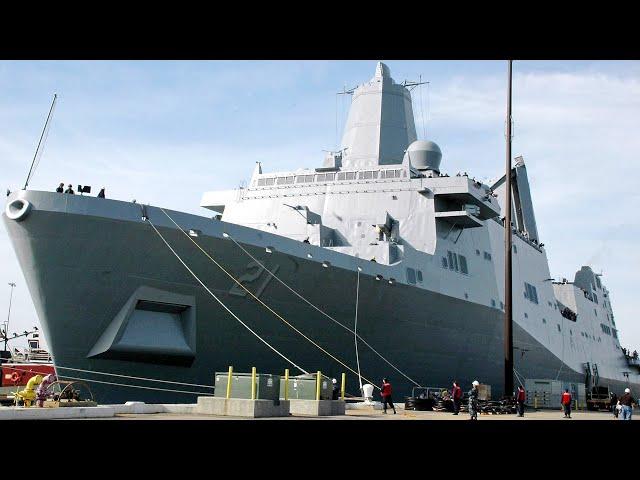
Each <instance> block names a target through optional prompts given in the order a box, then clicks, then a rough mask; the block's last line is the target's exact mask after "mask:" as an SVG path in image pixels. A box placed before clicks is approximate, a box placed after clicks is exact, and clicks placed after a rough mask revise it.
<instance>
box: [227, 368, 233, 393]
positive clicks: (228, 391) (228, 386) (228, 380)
mask: <svg viewBox="0 0 640 480" xmlns="http://www.w3.org/2000/svg"><path fill="white" fill-rule="evenodd" d="M232 375H233V367H232V366H231V365H229V375H228V376H227V398H231V376H232Z"/></svg>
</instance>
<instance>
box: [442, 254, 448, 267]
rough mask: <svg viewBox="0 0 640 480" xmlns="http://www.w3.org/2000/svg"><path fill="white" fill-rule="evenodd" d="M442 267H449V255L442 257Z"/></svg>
mask: <svg viewBox="0 0 640 480" xmlns="http://www.w3.org/2000/svg"><path fill="white" fill-rule="evenodd" d="M442 268H447V257H442Z"/></svg>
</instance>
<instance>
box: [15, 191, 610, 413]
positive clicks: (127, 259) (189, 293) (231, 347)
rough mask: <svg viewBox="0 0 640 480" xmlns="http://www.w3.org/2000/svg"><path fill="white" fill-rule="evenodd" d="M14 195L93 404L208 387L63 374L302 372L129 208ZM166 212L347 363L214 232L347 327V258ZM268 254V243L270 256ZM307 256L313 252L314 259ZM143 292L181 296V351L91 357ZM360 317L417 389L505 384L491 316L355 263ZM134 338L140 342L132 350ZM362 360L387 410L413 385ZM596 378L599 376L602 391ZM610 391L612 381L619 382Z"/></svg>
mask: <svg viewBox="0 0 640 480" xmlns="http://www.w3.org/2000/svg"><path fill="white" fill-rule="evenodd" d="M15 198H22V199H26V200H28V201H30V202H31V204H32V208H31V211H30V212H28V215H26V217H25V218H24V219H20V221H16V220H12V219H9V218H7V216H6V215H3V218H4V222H5V225H6V228H7V230H8V232H9V235H10V238H11V241H12V243H13V246H14V248H15V251H16V254H17V257H18V259H19V262H20V265H21V267H22V270H23V272H24V275H25V278H26V281H27V283H28V286H29V289H30V292H31V296H32V298H33V301H34V304H35V307H36V310H37V313H38V316H39V318H40V321H41V324H42V327H43V330H44V334H45V338H46V339H47V342H48V345H49V347H50V351H51V352H52V355H53V358H54V362H55V364H56V366H57V367H58V373H59V375H60V376H61V377H65V376H69V377H76V378H82V379H86V380H90V381H91V382H90V385H91V388H92V390H93V392H94V394H95V396H96V398H97V400H98V401H99V402H101V403H117V402H124V401H128V400H140V401H146V402H181V403H182V402H193V401H195V398H196V395H198V394H200V393H203V392H206V393H210V392H211V391H212V390H211V389H207V388H204V387H193V386H186V385H174V384H162V383H157V382H153V381H147V380H140V379H131V378H123V377H114V376H105V375H100V374H95V373H88V372H81V371H78V370H65V369H63V368H62V367H67V368H73V369H79V370H87V371H92V372H107V373H111V374H119V375H124V376H135V377H143V378H148V379H160V380H165V381H175V382H184V383H192V384H202V385H213V377H214V372H216V371H222V370H227V368H228V366H229V365H232V366H233V367H234V370H235V371H238V372H246V371H250V369H251V367H253V366H255V367H257V369H258V371H260V372H270V373H281V372H284V369H285V368H289V369H290V370H291V374H292V375H295V374H299V373H301V372H299V371H297V370H296V369H295V368H294V367H292V366H291V365H290V364H288V363H287V362H286V361H285V360H283V359H282V358H280V357H278V356H277V355H276V354H275V353H274V352H273V351H271V350H270V349H268V348H267V347H266V346H265V345H264V344H263V343H261V342H260V341H259V340H258V339H256V338H255V337H254V336H253V335H251V334H250V333H249V332H248V331H247V330H246V329H245V328H244V327H242V326H241V325H240V324H239V323H238V322H237V321H236V320H234V319H233V318H232V317H231V316H230V315H229V313H228V312H226V311H225V310H224V309H223V308H222V307H221V306H220V305H219V304H218V303H217V302H216V301H215V300H214V299H213V298H212V297H211V296H210V295H209V293H207V291H206V290H205V289H204V288H202V286H201V285H200V284H199V283H198V282H197V281H196V280H195V279H194V278H193V276H192V275H190V274H189V272H188V271H187V270H186V269H185V267H184V266H183V265H182V264H181V263H180V262H179V261H178V259H177V258H176V257H175V256H174V255H173V254H172V253H171V252H170V251H169V249H168V248H167V247H166V245H165V244H164V243H163V242H162V240H161V239H160V238H159V236H158V235H157V234H156V233H155V232H154V230H153V229H152V227H151V226H150V225H149V223H147V222H144V221H142V220H141V216H142V207H141V206H140V205H136V204H131V203H126V202H118V201H113V200H104V199H96V198H89V197H78V196H76V197H71V196H68V195H61V194H55V193H44V192H31V191H26V192H25V191H21V192H17V193H14V194H12V196H11V197H10V198H9V201H10V202H11V201H12V200H13V199H15ZM145 208H146V215H147V216H148V217H149V218H150V219H151V221H152V222H154V224H156V225H157V226H158V229H159V231H160V232H161V233H162V235H163V236H165V238H166V239H167V241H168V242H169V243H170V244H171V246H172V247H173V248H174V249H175V251H176V253H177V254H178V255H179V256H180V257H181V258H182V259H183V260H184V261H185V263H186V264H187V265H188V266H189V267H190V268H191V269H192V270H193V271H194V273H196V274H197V275H198V277H199V278H200V279H201V280H202V281H203V282H204V283H205V284H206V285H207V287H208V288H209V289H210V290H211V291H212V292H213V293H215V294H216V295H217V296H218V297H219V298H220V299H221V300H222V301H223V302H224V303H225V305H226V306H227V307H228V308H229V309H231V310H232V311H233V312H234V313H235V314H236V315H237V316H238V317H239V318H241V319H242V320H243V321H244V322H246V323H247V325H249V326H250V327H251V328H253V329H254V330H255V331H256V332H257V333H259V334H260V335H261V336H262V337H263V338H264V339H265V340H267V341H268V342H269V343H271V344H272V345H273V346H274V347H275V348H277V349H278V350H279V351H281V352H282V353H283V354H284V355H286V356H288V357H289V358H290V359H291V360H292V361H294V362H296V363H297V364H298V365H300V366H301V367H303V368H305V369H306V370H308V371H312V372H313V371H317V370H321V371H322V372H323V373H325V374H327V375H329V376H332V377H338V378H339V376H340V374H341V373H342V372H345V371H346V369H345V368H344V367H343V366H341V365H340V364H338V363H337V362H336V361H334V360H332V359H331V358H329V357H328V356H327V355H325V354H324V353H322V352H321V351H319V350H318V349H317V348H316V347H314V346H313V345H311V344H310V343H308V342H307V341H306V340H305V339H303V338H302V337H300V336H299V335H298V334H296V333H295V332H294V331H293V330H291V329H290V328H289V327H287V326H286V325H284V324H283V323H282V322H281V321H280V320H278V319H277V318H276V317H275V316H273V315H272V314H271V313H269V312H268V311H267V310H266V309H265V308H264V307H263V306H262V305H260V304H259V303H258V302H256V301H255V300H254V299H252V298H251V297H249V296H247V295H243V292H242V291H241V290H240V289H239V288H238V287H237V286H236V285H235V284H234V282H233V281H232V280H231V279H230V278H229V277H228V276H226V275H225V274H224V273H223V272H222V271H221V270H220V269H219V268H218V267H216V266H215V265H214V264H213V263H212V262H211V261H210V260H209V259H207V257H206V256H205V255H204V254H203V253H202V252H201V251H199V250H198V249H197V248H196V247H195V246H194V245H193V244H192V243H191V242H190V241H189V239H187V238H186V237H185V236H184V234H183V233H182V232H180V231H179V230H178V229H177V228H176V227H175V226H174V225H173V224H171V223H170V221H169V220H168V219H167V217H166V216H165V215H164V214H163V213H162V211H161V210H159V209H157V208H154V207H145ZM169 213H170V215H171V216H172V217H174V218H175V220H176V221H177V222H178V223H179V224H180V225H181V226H182V227H183V228H185V229H197V230H199V235H198V237H197V238H196V239H195V240H196V241H197V242H198V243H199V244H200V245H201V246H202V247H203V248H204V249H205V250H206V251H207V252H209V253H210V254H211V255H212V256H213V257H214V258H215V259H216V260H217V261H218V262H220V263H221V264H222V265H223V266H224V267H225V268H226V269H228V270H229V271H230V272H232V273H233V275H234V276H235V277H236V278H240V279H243V283H244V284H245V285H246V286H247V288H249V289H250V290H251V291H253V292H255V293H256V294H257V295H259V297H260V298H261V299H262V300H263V301H264V302H265V303H267V304H268V305H269V306H271V307H272V308H273V309H274V310H276V311H277V312H278V313H280V314H281V315H282V316H283V317H284V318H286V319H287V320H288V321H290V322H291V323H293V324H294V325H295V326H296V327H297V328H298V329H299V330H301V331H302V332H304V333H305V334H306V335H308V336H309V337H311V338H313V339H314V340H315V341H316V342H317V343H319V344H320V345H322V346H323V347H324V348H325V349H326V350H328V351H329V352H331V353H332V354H333V355H335V356H336V357H338V358H340V359H341V360H342V361H344V362H345V363H346V364H348V365H350V366H351V367H352V368H355V365H356V361H355V350H354V339H353V334H351V333H350V332H348V331H346V330H344V329H343V328H341V327H339V326H338V325H336V324H334V323H332V322H331V321H330V320H329V319H327V318H326V317H324V316H323V315H321V314H320V313H318V312H317V311H315V310H313V309H312V308H311V307H309V306H308V305H306V304H305V303H304V302H302V301H301V300H300V299H299V298H297V297H295V296H294V295H293V294H292V293H291V292H290V291H288V290H287V289H286V288H284V287H283V286H282V285H281V284H279V283H278V282H277V281H275V280H273V279H272V278H271V277H270V275H268V273H267V272H264V271H262V272H261V271H260V269H259V268H258V267H256V266H255V265H252V264H251V263H252V260H251V259H250V258H249V257H248V256H246V254H245V253H243V252H242V250H240V249H239V248H238V247H237V246H236V245H235V244H234V243H233V242H232V241H231V240H229V239H227V238H224V237H223V232H228V233H229V234H230V235H232V236H233V238H235V239H236V240H237V241H238V242H240V243H241V244H242V245H243V246H244V247H245V248H246V249H247V250H249V251H250V252H251V253H252V254H253V255H254V256H255V257H256V258H258V259H260V261H261V262H263V263H264V264H265V265H266V266H267V267H268V268H269V269H270V270H272V271H274V270H276V271H277V274H278V276H279V277H280V278H282V280H283V281H284V282H286V283H287V284H290V285H292V286H293V287H294V288H295V289H296V290H297V291H299V292H300V293H301V294H302V295H304V296H305V297H307V298H308V299H309V300H310V301H311V302H312V303H314V304H316V305H318V306H319V307H320V308H322V309H323V310H324V311H326V312H327V313H328V314H330V315H331V316H333V317H334V318H335V319H336V320H338V321H340V322H341V323H343V324H344V325H347V326H349V327H351V328H352V327H353V323H354V309H355V295H356V276H357V274H356V269H355V263H354V264H353V268H348V267H345V266H340V261H339V259H337V258H336V261H332V264H331V266H330V267H329V268H323V267H322V265H321V261H322V259H321V258H318V256H317V255H314V258H312V259H309V258H307V257H306V255H303V249H302V246H303V245H301V242H296V241H294V240H290V239H287V238H283V237H276V236H275V235H271V234H268V233H265V232H259V231H256V230H253V229H249V228H246V227H241V226H238V225H232V224H228V223H225V222H222V221H216V220H211V219H209V218H205V217H199V216H195V215H189V214H184V213H180V212H171V211H170V212H169ZM265 245H277V248H274V249H272V250H273V253H271V254H269V253H266V252H265V248H264V246H265ZM304 247H308V246H306V245H304ZM315 248H317V251H318V252H321V251H322V250H323V249H321V248H320V247H315ZM327 255H334V256H335V255H340V254H337V253H335V252H327ZM343 256H344V255H343ZM327 258H329V257H327ZM331 258H333V257H331ZM427 274H428V273H427ZM141 287H145V288H147V290H149V291H153V292H164V294H166V295H168V297H167V298H171V295H174V296H178V297H179V298H189V299H192V300H191V301H192V302H193V303H194V304H193V307H194V309H193V310H194V312H195V313H194V315H193V316H192V318H190V320H189V322H190V323H189V325H188V327H187V333H186V334H185V335H186V336H185V338H187V343H188V345H187V346H186V347H185V346H184V345H171V344H170V342H171V340H167V339H158V340H157V342H156V343H157V345H156V347H157V348H155V350H154V348H152V347H153V344H154V342H155V339H154V335H155V332H154V331H153V330H150V331H147V332H146V335H147V338H144V337H143V336H140V334H139V332H138V333H135V332H134V333H135V334H134V333H130V335H129V338H128V342H129V343H128V344H127V346H126V348H124V347H123V348H121V349H120V353H118V352H117V351H115V350H118V349H115V348H114V349H112V350H113V351H112V352H111V353H109V351H107V353H106V354H105V353H104V352H103V353H102V354H98V355H96V353H95V352H100V350H101V345H102V347H104V345H105V344H108V343H109V342H108V341H107V340H108V338H109V330H110V329H113V328H116V327H114V326H113V325H114V322H115V324H117V322H118V320H117V319H118V316H119V315H122V312H123V308H125V306H126V305H127V302H131V301H132V298H133V299H134V300H135V298H134V297H135V295H136V292H140V288H141ZM150 289H152V290H150ZM358 318H359V321H358V333H359V334H360V335H361V336H362V337H363V338H364V339H366V340H367V342H368V343H369V344H371V345H372V346H373V347H374V348H376V349H377V350H378V351H380V352H381V353H382V354H383V355H384V356H385V357H386V358H388V359H389V360H390V361H391V362H392V363H394V364H395V365H397V367H398V368H399V369H401V370H402V371H403V372H405V373H406V375H408V376H409V377H411V378H413V379H415V380H416V381H417V382H419V383H420V384H421V385H425V386H448V385H450V384H451V381H452V380H453V379H457V380H459V381H460V382H462V384H463V385H469V384H470V382H471V381H472V380H474V379H478V380H480V381H481V382H482V383H486V384H490V385H491V386H492V391H493V392H494V394H498V395H499V393H500V392H501V391H502V389H503V338H502V331H503V314H502V312H501V311H500V310H497V309H495V308H490V307H487V306H483V305H478V304H476V303H473V302H469V301H463V300H459V299H456V298H453V297H449V296H446V295H442V294H439V293H435V292H431V291H426V290H424V289H418V288H415V287H412V286H410V285H403V284H401V283H399V282H398V283H395V284H393V285H390V284H389V283H388V282H386V281H378V280H376V279H375V276H374V275H371V274H370V273H369V272H368V271H367V269H366V268H365V270H364V271H363V272H362V274H361V278H360V298H359V314H358ZM151 325H153V323H152V324H151ZM105 336H106V337H105ZM105 338H107V340H105ZM132 339H133V340H132ZM136 339H138V340H139V341H140V345H139V346H136V345H135V344H132V342H133V343H135V340H136ZM514 340H515V344H516V345H522V346H525V345H526V353H525V354H524V355H522V356H521V355H519V354H518V353H517V352H516V358H515V368H516V370H517V371H518V373H519V375H520V376H521V377H523V378H556V377H557V378H558V379H560V380H565V381H571V382H580V383H581V382H583V381H584V374H582V373H579V372H576V371H573V370H572V369H571V368H569V366H567V365H563V364H562V362H561V360H560V359H559V358H557V357H556V356H555V355H553V354H552V353H551V352H550V351H549V350H547V349H546V348H545V347H544V346H543V345H542V344H540V343H539V342H537V341H536V340H534V339H533V338H532V337H531V336H530V335H529V334H528V333H527V332H525V331H524V330H523V329H522V328H520V327H519V326H518V325H517V324H516V325H514ZM105 342H106V343H105ZM163 342H164V343H163ZM167 342H169V343H167ZM149 345H151V346H149ZM138 347H139V348H138ZM163 349H164V350H163ZM102 350H104V348H102ZM107 350H108V348H107ZM122 352H124V353H122ZM163 352H164V353H163ZM185 352H186V353H185ZM359 352H360V363H361V369H362V374H363V375H364V376H365V377H366V378H368V379H370V380H371V381H373V382H376V383H379V382H380V380H381V378H382V377H383V376H388V377H390V378H391V380H392V383H393V384H394V388H395V396H396V401H401V400H402V397H403V396H406V395H409V394H410V392H411V386H412V385H411V383H410V382H409V381H408V380H407V379H405V378H404V377H402V376H401V375H400V374H398V373H397V372H395V371H394V370H393V369H392V368H391V367H389V365H387V364H386V363H385V362H384V361H383V360H381V359H380V358H379V357H378V356H377V355H375V354H374V353H373V352H371V350H369V349H368V348H367V347H365V346H364V345H362V344H360V347H359ZM346 373H347V392H348V393H352V394H358V387H357V385H358V380H357V377H356V376H355V375H354V374H352V373H350V372H346ZM100 382H110V383H117V384H123V385H113V384H107V383H100ZM606 383H607V380H606V379H603V378H601V384H606ZM609 383H610V384H611V385H612V386H614V385H615V386H618V385H616V384H617V382H609ZM124 385H135V386H142V387H149V388H153V389H143V388H133V387H131V386H124ZM155 388H160V389H167V390H175V391H167V390H155Z"/></svg>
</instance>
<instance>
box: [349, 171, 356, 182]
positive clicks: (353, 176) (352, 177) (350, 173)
mask: <svg viewBox="0 0 640 480" xmlns="http://www.w3.org/2000/svg"><path fill="white" fill-rule="evenodd" d="M355 179H356V172H347V180H355Z"/></svg>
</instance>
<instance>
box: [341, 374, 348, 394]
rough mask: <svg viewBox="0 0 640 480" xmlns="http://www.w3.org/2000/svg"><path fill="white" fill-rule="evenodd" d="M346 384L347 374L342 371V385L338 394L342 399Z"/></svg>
mask: <svg viewBox="0 0 640 480" xmlns="http://www.w3.org/2000/svg"><path fill="white" fill-rule="evenodd" d="M346 385H347V374H346V373H344V372H343V373H342V386H341V388H340V396H341V398H342V400H344V389H345V387H346Z"/></svg>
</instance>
